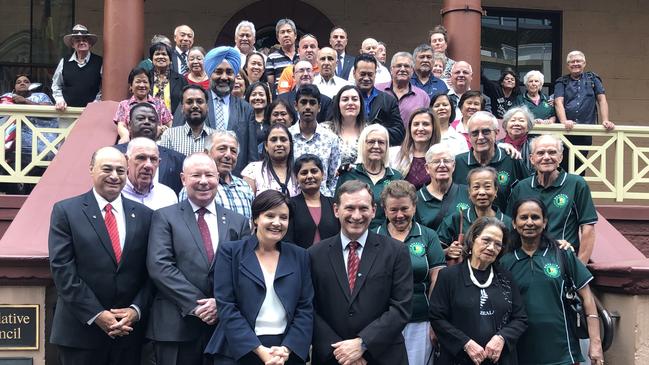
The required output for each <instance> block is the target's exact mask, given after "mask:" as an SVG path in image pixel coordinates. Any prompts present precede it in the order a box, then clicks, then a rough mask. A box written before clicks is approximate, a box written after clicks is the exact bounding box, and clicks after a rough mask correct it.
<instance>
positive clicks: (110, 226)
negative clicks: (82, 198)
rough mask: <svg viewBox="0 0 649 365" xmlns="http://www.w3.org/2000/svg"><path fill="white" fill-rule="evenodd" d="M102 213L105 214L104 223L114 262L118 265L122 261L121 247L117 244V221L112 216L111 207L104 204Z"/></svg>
mask: <svg viewBox="0 0 649 365" xmlns="http://www.w3.org/2000/svg"><path fill="white" fill-rule="evenodd" d="M104 211H105V212H106V214H105V215H104V223H106V230H108V236H109V237H110V242H111V244H112V246H113V252H114V253H115V260H117V263H118V264H119V261H120V260H121V259H122V247H121V246H120V244H119V230H118V229H117V220H115V215H114V214H113V206H112V205H110V204H106V206H105V207H104Z"/></svg>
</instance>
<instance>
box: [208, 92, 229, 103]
mask: <svg viewBox="0 0 649 365" xmlns="http://www.w3.org/2000/svg"><path fill="white" fill-rule="evenodd" d="M210 93H211V94H212V100H222V101H223V104H225V105H230V94H228V95H223V96H218V95H216V93H215V92H214V91H213V90H210Z"/></svg>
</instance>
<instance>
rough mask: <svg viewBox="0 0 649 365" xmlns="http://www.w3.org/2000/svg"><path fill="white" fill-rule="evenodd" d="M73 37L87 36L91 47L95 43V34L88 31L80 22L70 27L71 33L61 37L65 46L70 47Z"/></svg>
mask: <svg viewBox="0 0 649 365" xmlns="http://www.w3.org/2000/svg"><path fill="white" fill-rule="evenodd" d="M74 37H86V38H88V42H89V43H90V46H91V47H92V46H94V45H95V43H97V35H96V34H92V33H90V32H88V28H86V27H85V26H84V25H81V24H77V25H75V26H74V28H72V33H70V34H67V35H65V36H64V37H63V43H65V45H66V46H68V47H70V48H72V39H74Z"/></svg>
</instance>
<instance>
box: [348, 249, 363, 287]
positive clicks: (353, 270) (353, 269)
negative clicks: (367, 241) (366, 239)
mask: <svg viewBox="0 0 649 365" xmlns="http://www.w3.org/2000/svg"><path fill="white" fill-rule="evenodd" d="M359 246H360V245H359V243H358V242H356V241H351V242H349V244H348V245H347V248H348V249H349V252H348V253H347V278H348V279H349V292H350V293H351V292H353V291H354V285H356V274H358V263H359V261H360V259H359V258H358V253H357V252H356V250H357V249H358V247H359Z"/></svg>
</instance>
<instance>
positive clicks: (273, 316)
mask: <svg viewBox="0 0 649 365" xmlns="http://www.w3.org/2000/svg"><path fill="white" fill-rule="evenodd" d="M261 272H262V273H263V274H264V283H265V284H266V297H265V298H264V302H263V303H261V309H259V314H258V315H257V319H256V320H255V334H256V335H257V336H263V335H281V334H283V333H284V331H285V330H286V324H287V318H286V310H285V309H284V306H283V305H282V302H281V301H280V300H279V297H278V296H277V293H275V286H274V281H275V276H274V275H271V274H270V273H269V272H266V270H264V268H263V267H262V268H261Z"/></svg>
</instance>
